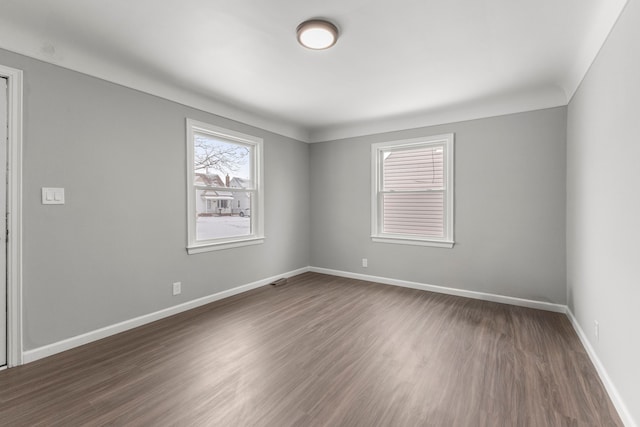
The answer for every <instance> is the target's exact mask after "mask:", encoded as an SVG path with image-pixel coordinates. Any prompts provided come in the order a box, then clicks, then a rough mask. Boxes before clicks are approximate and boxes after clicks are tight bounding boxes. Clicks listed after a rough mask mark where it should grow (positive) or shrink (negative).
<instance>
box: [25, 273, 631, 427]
mask: <svg viewBox="0 0 640 427" xmlns="http://www.w3.org/2000/svg"><path fill="white" fill-rule="evenodd" d="M308 271H312V272H315V273H322V274H329V275H332V276H338V277H346V278H350V279H358V280H365V281H369V282H376V283H383V284H386V285H393V286H400V287H405V288H411V289H420V290H424V291H430V292H436V293H441V294H447V295H456V296H461V297H466V298H473V299H478V300H483V301H492V302H498V303H503V304H510V305H515V306H520V307H528V308H535V309H540V310H546V311H553V312H556V313H565V314H566V315H567V317H568V318H569V320H570V321H571V324H572V325H573V328H574V329H575V331H576V333H577V334H578V337H579V338H580V341H581V342H582V345H583V346H584V348H585V350H586V351H587V354H588V355H589V357H590V359H591V362H592V363H593V365H594V366H595V367H596V371H597V372H598V375H599V376H600V379H601V380H602V382H603V384H604V386H605V388H606V390H607V392H608V393H609V397H610V398H611V401H612V402H613V404H614V405H615V407H616V409H617V411H618V414H619V415H620V418H621V419H622V421H623V422H624V424H625V426H627V427H638V425H637V424H636V423H635V422H634V420H633V418H632V417H631V414H630V413H629V410H628V409H627V407H626V405H625V404H624V402H623V400H622V398H621V397H620V395H619V393H618V390H617V389H616V387H615V386H614V385H613V382H612V381H611V379H610V378H609V375H608V374H607V371H606V370H605V368H604V366H603V365H602V362H600V359H599V358H598V356H597V355H596V353H595V351H594V349H593V347H592V346H591V343H590V342H589V340H588V339H587V336H586V335H585V333H584V331H583V330H582V328H581V327H580V325H579V324H578V321H577V320H576V318H575V316H574V315H573V313H572V312H571V310H569V309H568V308H567V306H566V305H562V304H553V303H549V302H544V301H535V300H528V299H523V298H514V297H508V296H503V295H496V294H489V293H484V292H476V291H468V290H464V289H456V288H448V287H445V286H436V285H427V284H423V283H417V282H410V281H406V280H398V279H390V278H387V277H378V276H370V275H367V274H360V273H352V272H347V271H340V270H331V269H328V268H320V267H303V268H299V269H297V270H293V271H289V272H287V273H283V274H279V275H276V276H272V277H268V278H266V279H262V280H258V281H255V282H252V283H248V284H246V285H242V286H238V287H235V288H233V289H228V290H226V291H222V292H218V293H216V294H213V295H209V296H206V297H202V298H198V299H195V300H192V301H188V302H185V303H183V304H179V305H176V306H173V307H169V308H165V309H163V310H160V311H156V312H154V313H149V314H146V315H143V316H140V317H136V318H134V319H130V320H126V321H124V322H120V323H116V324H115V325H111V326H106V327H104V328H101V329H97V330H95V331H91V332H87V333H85V334H82V335H78V336H75V337H72V338H68V339H65V340H63V341H59V342H56V343H53V344H49V345H46V346H43V347H39V348H36V349H33V350H29V351H25V352H24V353H23V355H22V360H23V363H29V362H33V361H36V360H38V359H42V358H44V357H47V356H51V355H54V354H57V353H61V352H63V351H66V350H70V349H72V348H75V347H79V346H81V345H84V344H88V343H90V342H93V341H97V340H99V339H102V338H106V337H108V336H111V335H115V334H117V333H120V332H124V331H127V330H129V329H133V328H136V327H138V326H142V325H145V324H147V323H151V322H155V321H156V320H160V319H163V318H165V317H169V316H173V315H174V314H178V313H182V312H183V311H187V310H191V309H193V308H196V307H200V306H202V305H205V304H209V303H212V302H214V301H218V300H221V299H223V298H228V297H230V296H233V295H237V294H240V293H243V292H247V291H250V290H252V289H256V288H259V287H261V286H265V285H268V284H269V283H272V282H274V281H275V280H276V279H279V278H281V277H292V276H296V275H298V274H302V273H306V272H308Z"/></svg>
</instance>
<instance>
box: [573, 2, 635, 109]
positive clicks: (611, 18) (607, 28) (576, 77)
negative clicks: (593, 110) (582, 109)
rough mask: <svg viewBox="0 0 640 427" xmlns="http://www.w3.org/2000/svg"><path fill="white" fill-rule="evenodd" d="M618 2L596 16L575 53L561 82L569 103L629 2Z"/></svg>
mask: <svg viewBox="0 0 640 427" xmlns="http://www.w3.org/2000/svg"><path fill="white" fill-rule="evenodd" d="M619 1H620V5H619V8H617V9H614V8H609V9H607V10H604V11H602V12H601V13H599V14H598V19H597V21H596V22H595V23H594V26H593V28H592V30H591V32H590V33H589V36H588V37H587V38H586V39H585V41H584V44H583V47H582V50H581V51H580V52H577V54H576V60H575V61H574V64H573V67H572V68H571V70H569V72H568V73H567V76H566V78H565V79H564V82H563V83H564V84H563V87H564V88H565V91H566V93H567V99H568V100H569V101H571V99H572V98H573V96H574V95H575V93H576V91H577V90H578V88H579V87H580V84H581V83H582V80H584V78H585V76H586V75H587V73H588V72H589V69H590V68H591V66H592V65H593V63H594V62H595V60H596V58H597V57H598V54H599V53H600V50H601V49H602V47H603V46H604V44H605V43H606V41H607V39H608V38H609V34H611V32H612V31H613V29H614V28H615V26H616V23H617V22H618V20H619V19H620V17H621V16H622V13H623V12H624V10H625V8H626V7H627V4H628V3H629V0H619Z"/></svg>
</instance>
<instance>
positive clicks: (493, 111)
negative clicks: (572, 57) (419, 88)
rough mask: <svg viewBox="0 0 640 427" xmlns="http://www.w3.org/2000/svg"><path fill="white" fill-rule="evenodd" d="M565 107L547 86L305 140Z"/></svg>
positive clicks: (558, 91) (335, 129) (558, 92)
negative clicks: (511, 95)
mask: <svg viewBox="0 0 640 427" xmlns="http://www.w3.org/2000/svg"><path fill="white" fill-rule="evenodd" d="M565 105H567V98H566V96H565V93H564V91H563V90H562V88H560V87H558V86H549V87H547V88H538V89H532V90H530V91H527V92H524V93H520V94H517V95H516V96H513V97H501V98H496V99H491V100H489V99H484V100H477V101H468V102H461V103H459V104H456V105H452V106H449V107H447V108H442V109H440V108H438V109H433V110H429V111H422V112H416V113H412V114H410V115H403V116H398V117H394V118H387V119H380V120H368V121H364V122H360V123H351V124H344V125H341V126H332V127H326V128H321V129H315V130H311V131H310V134H309V140H310V142H311V143H318V142H326V141H335V140H339V139H346V138H355V137H360V136H366V135H374V134H381V133H387V132H395V131H400V130H406V129H417V128H421V127H427V126H437V125H443V124H447V123H456V122H463V121H468V120H477V119H483V118H487V117H495V116H503V115H507V114H514V113H522V112H526V111H535V110H542V109H546V108H554V107H562V106H565Z"/></svg>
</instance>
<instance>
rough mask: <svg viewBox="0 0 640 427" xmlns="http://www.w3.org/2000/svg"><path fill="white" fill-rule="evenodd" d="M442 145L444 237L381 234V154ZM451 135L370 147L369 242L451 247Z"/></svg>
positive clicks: (452, 216) (452, 209)
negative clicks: (396, 149)
mask: <svg viewBox="0 0 640 427" xmlns="http://www.w3.org/2000/svg"><path fill="white" fill-rule="evenodd" d="M431 144H444V146H445V154H446V155H445V167H446V176H445V179H446V191H445V203H444V209H445V214H444V220H445V230H444V237H443V238H441V239H438V238H432V237H429V238H421V237H411V236H407V235H398V234H390V233H383V232H382V230H381V225H380V219H381V218H382V204H381V201H380V198H379V192H380V189H381V188H382V176H381V174H380V171H381V165H382V152H383V151H384V150H388V149H390V148H391V149H393V148H408V147H411V146H421V145H431ZM453 159H454V134H453V133H448V134H443V135H434V136H428V137H421V138H412V139H403V140H398V141H388V142H379V143H375V144H372V145H371V240H372V241H373V242H378V243H393V244H402V245H416V246H432V247H437V248H453V245H454V244H455V241H454V237H453V230H454V227H453V220H454V215H453V212H454V203H453V202H454V192H453V191H454V182H453V177H454V171H453V165H454V161H453Z"/></svg>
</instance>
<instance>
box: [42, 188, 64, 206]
mask: <svg viewBox="0 0 640 427" xmlns="http://www.w3.org/2000/svg"><path fill="white" fill-rule="evenodd" d="M42 204H43V205H64V188H49V187H42Z"/></svg>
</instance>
